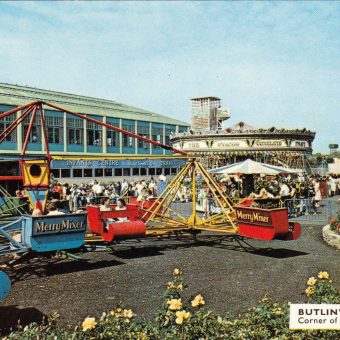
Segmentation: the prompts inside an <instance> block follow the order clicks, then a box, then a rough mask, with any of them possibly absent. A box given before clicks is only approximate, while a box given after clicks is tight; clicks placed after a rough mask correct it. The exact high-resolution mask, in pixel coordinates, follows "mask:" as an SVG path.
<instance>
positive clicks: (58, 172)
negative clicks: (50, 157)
mask: <svg viewBox="0 0 340 340" xmlns="http://www.w3.org/2000/svg"><path fill="white" fill-rule="evenodd" d="M51 172H52V175H53V176H54V178H59V177H60V169H51Z"/></svg>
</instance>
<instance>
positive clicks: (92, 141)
mask: <svg viewBox="0 0 340 340" xmlns="http://www.w3.org/2000/svg"><path fill="white" fill-rule="evenodd" d="M86 124H87V128H86V131H87V144H88V145H94V146H101V145H102V130H103V127H102V126H101V125H99V124H96V123H93V122H89V121H87V122H86Z"/></svg>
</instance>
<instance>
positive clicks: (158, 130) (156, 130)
mask: <svg viewBox="0 0 340 340" xmlns="http://www.w3.org/2000/svg"><path fill="white" fill-rule="evenodd" d="M152 140H153V141H155V142H158V143H163V128H162V127H156V126H152ZM153 148H156V149H157V148H159V146H156V145H154V146H153Z"/></svg>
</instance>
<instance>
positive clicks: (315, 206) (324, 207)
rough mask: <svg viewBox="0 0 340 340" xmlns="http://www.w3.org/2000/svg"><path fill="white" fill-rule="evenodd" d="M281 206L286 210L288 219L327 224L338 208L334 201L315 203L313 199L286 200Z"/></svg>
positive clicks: (327, 200)
mask: <svg viewBox="0 0 340 340" xmlns="http://www.w3.org/2000/svg"><path fill="white" fill-rule="evenodd" d="M283 206H284V207H286V208H287V209H288V216H289V218H290V219H296V220H298V221H311V222H327V221H328V220H329V219H330V218H331V217H332V216H334V215H335V214H336V211H337V210H339V208H340V206H339V205H338V204H337V202H336V201H335V200H330V199H323V200H320V201H315V200H314V198H308V199H288V200H285V201H284V203H283Z"/></svg>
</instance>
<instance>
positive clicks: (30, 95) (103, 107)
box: [0, 83, 190, 126]
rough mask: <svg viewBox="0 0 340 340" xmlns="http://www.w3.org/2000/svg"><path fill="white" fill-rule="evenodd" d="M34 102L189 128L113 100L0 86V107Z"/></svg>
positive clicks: (87, 112)
mask: <svg viewBox="0 0 340 340" xmlns="http://www.w3.org/2000/svg"><path fill="white" fill-rule="evenodd" d="M38 100H42V101H46V102H50V103H51V104H55V105H58V106H61V107H64V108H65V109H68V110H70V111H74V112H77V113H83V114H91V115H99V116H107V117H116V118H123V119H133V120H142V121H150V122H157V123H165V124H174V125H183V126H190V124H188V123H185V122H182V121H179V120H177V119H173V118H169V117H166V116H163V115H160V114H157V113H154V112H150V111H147V110H143V109H140V108H137V107H133V106H129V105H126V104H122V103H118V102H116V101H113V100H108V99H100V98H93V97H87V96H81V95H77V94H70V93H64V92H56V91H50V90H42V89H37V88H35V87H29V86H20V85H13V84H6V83H0V104H5V105H13V106H20V105H24V104H27V103H28V102H31V101H38ZM51 110H53V109H51Z"/></svg>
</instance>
